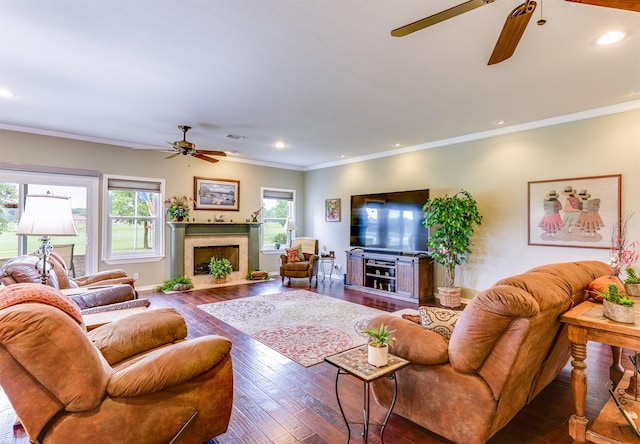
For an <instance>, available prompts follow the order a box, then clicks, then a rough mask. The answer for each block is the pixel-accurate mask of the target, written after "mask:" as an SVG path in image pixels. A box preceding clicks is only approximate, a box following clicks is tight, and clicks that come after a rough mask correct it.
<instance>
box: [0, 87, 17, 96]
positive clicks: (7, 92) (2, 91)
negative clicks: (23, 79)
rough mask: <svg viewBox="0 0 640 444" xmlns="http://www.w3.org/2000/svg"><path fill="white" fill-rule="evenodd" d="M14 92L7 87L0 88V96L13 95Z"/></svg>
mask: <svg viewBox="0 0 640 444" xmlns="http://www.w3.org/2000/svg"><path fill="white" fill-rule="evenodd" d="M14 96H15V94H14V93H13V92H12V91H10V90H8V89H7V88H0V97H14Z"/></svg>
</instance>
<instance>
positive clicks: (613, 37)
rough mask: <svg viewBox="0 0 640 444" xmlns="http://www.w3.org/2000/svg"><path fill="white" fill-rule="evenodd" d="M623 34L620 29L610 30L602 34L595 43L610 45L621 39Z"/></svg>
mask: <svg viewBox="0 0 640 444" xmlns="http://www.w3.org/2000/svg"><path fill="white" fill-rule="evenodd" d="M624 36H625V33H624V32H622V31H611V32H607V33H606V34H603V35H602V36H601V37H600V38H599V39H598V41H597V42H596V43H597V44H598V45H611V44H612V43H616V42H619V41H620V40H622V39H623V38H624Z"/></svg>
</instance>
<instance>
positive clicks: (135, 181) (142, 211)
mask: <svg viewBox="0 0 640 444" xmlns="http://www.w3.org/2000/svg"><path fill="white" fill-rule="evenodd" d="M103 188H104V205H105V211H104V219H105V223H104V226H105V229H104V230H103V247H102V255H103V260H104V261H105V262H107V263H110V264H113V263H127V262H141V261H157V260H160V259H161V258H162V256H163V251H164V244H163V239H164V236H163V233H164V230H163V229H162V228H163V226H164V225H163V217H162V216H163V211H162V202H163V194H164V180H162V179H146V178H137V177H122V176H110V175H104V176H103Z"/></svg>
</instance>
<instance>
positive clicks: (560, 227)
mask: <svg viewBox="0 0 640 444" xmlns="http://www.w3.org/2000/svg"><path fill="white" fill-rule="evenodd" d="M528 188H529V189H528V205H529V208H528V218H529V227H528V233H529V245H545V246H554V247H581V248H603V249H605V248H606V249H609V248H610V246H611V228H612V227H614V226H616V224H619V223H620V218H621V202H620V196H621V175H620V174H616V175H611V176H594V177H574V178H570V179H556V180H541V181H536V182H529V184H528Z"/></svg>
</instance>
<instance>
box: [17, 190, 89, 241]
mask: <svg viewBox="0 0 640 444" xmlns="http://www.w3.org/2000/svg"><path fill="white" fill-rule="evenodd" d="M18 234H22V235H25V236H77V235H78V231H77V230H76V225H75V223H74V222H73V213H72V212H71V198H70V197H66V196H51V195H46V194H30V195H28V196H27V200H26V202H25V205H24V212H23V213H22V217H21V218H20V222H19V223H18Z"/></svg>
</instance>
